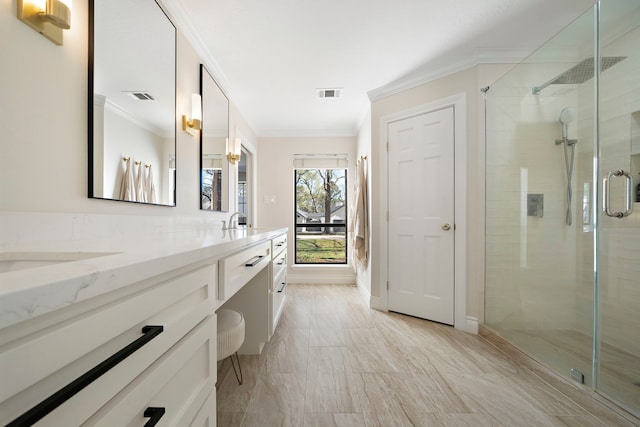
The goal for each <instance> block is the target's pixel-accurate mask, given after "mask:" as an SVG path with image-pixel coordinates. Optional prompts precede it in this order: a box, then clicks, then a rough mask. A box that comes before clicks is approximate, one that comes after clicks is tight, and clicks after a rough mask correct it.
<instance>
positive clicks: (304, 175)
mask: <svg viewBox="0 0 640 427" xmlns="http://www.w3.org/2000/svg"><path fill="white" fill-rule="evenodd" d="M294 176H295V209H296V212H295V218H296V224H295V230H296V232H295V263H296V264H346V263H347V238H346V237H347V200H348V199H347V169H346V168H297V169H296V170H295V174H294Z"/></svg>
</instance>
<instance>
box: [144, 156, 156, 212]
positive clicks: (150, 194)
mask: <svg viewBox="0 0 640 427" xmlns="http://www.w3.org/2000/svg"><path fill="white" fill-rule="evenodd" d="M148 166H149V174H148V175H147V188H146V197H147V199H146V202H147V203H157V200H156V187H155V184H154V183H153V170H151V165H148Z"/></svg>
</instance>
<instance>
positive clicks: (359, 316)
mask: <svg viewBox="0 0 640 427" xmlns="http://www.w3.org/2000/svg"><path fill="white" fill-rule="evenodd" d="M374 318H375V315H374V314H373V313H372V311H371V309H369V308H367V307H365V306H364V305H362V304H348V305H347V307H346V312H345V313H344V316H343V317H342V318H341V320H342V327H343V328H345V329H354V328H360V329H363V328H372V327H373V326H374Z"/></svg>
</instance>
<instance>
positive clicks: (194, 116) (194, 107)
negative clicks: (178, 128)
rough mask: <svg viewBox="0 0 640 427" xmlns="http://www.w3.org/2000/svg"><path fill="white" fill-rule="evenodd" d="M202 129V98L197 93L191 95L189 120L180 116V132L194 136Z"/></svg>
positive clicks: (184, 116)
mask: <svg viewBox="0 0 640 427" xmlns="http://www.w3.org/2000/svg"><path fill="white" fill-rule="evenodd" d="M201 129H202V98H201V97H200V95H198V94H197V93H194V94H193V95H191V120H189V119H188V118H187V116H186V115H183V116H182V130H184V131H185V132H187V133H188V134H189V135H192V136H195V134H196V132H197V131H199V130H201Z"/></svg>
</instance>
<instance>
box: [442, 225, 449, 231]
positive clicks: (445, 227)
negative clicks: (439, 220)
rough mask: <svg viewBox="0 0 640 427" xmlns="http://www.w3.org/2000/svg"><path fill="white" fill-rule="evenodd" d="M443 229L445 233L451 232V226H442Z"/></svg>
mask: <svg viewBox="0 0 640 427" xmlns="http://www.w3.org/2000/svg"><path fill="white" fill-rule="evenodd" d="M442 229H443V230H444V231H449V230H451V226H450V225H449V224H442Z"/></svg>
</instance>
